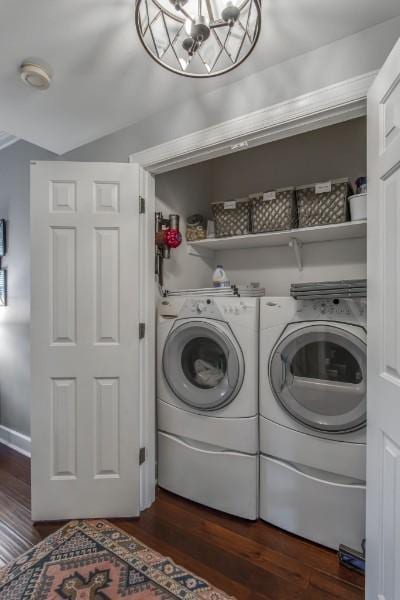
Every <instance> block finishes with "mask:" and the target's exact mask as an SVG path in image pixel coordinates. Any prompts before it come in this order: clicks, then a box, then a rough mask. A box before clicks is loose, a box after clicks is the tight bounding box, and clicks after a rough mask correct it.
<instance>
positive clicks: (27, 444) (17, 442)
mask: <svg viewBox="0 0 400 600" xmlns="http://www.w3.org/2000/svg"><path fill="white" fill-rule="evenodd" d="M0 443H1V444H5V445H6V446H8V447H9V448H12V449H13V450H16V451H17V452H19V453H20V454H23V455H24V456H29V457H30V455H31V438H30V437H29V436H27V435H24V434H23V433H19V432H18V431H14V430H13V429H9V428H8V427H5V426H4V425H0Z"/></svg>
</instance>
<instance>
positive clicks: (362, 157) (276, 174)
mask: <svg viewBox="0 0 400 600" xmlns="http://www.w3.org/2000/svg"><path fill="white" fill-rule="evenodd" d="M212 163H213V164H212V171H211V174H212V182H211V193H212V201H218V200H228V199H229V198H232V197H235V196H236V197H239V196H246V195H248V194H250V193H253V192H257V191H262V190H268V189H274V188H278V187H283V186H286V185H295V186H296V185H302V184H308V183H313V182H316V181H326V180H328V179H335V178H339V177H349V178H350V179H351V181H352V182H353V183H354V181H355V179H356V178H357V177H359V176H360V175H365V174H366V119H365V118H360V119H354V120H352V121H347V122H344V123H339V124H338V125H333V126H331V127H325V128H323V129H318V130H316V131H312V132H309V133H305V134H301V135H298V136H294V137H292V138H287V139H284V140H280V141H277V142H273V143H271V144H266V145H264V146H259V147H257V148H254V149H251V150H247V151H244V152H240V153H236V154H232V155H229V156H224V157H221V158H218V159H215V160H214V161H212ZM302 255H303V265H304V266H303V271H299V270H298V269H297V267H296V263H295V260H294V256H293V252H292V250H291V249H290V248H288V247H285V246H280V247H272V248H258V249H254V250H235V251H232V250H231V251H224V252H217V253H216V260H217V261H218V262H219V263H221V264H223V265H224V267H225V270H226V271H227V272H228V274H229V277H230V278H231V280H232V281H234V282H237V283H247V282H249V281H259V282H260V284H261V285H263V286H264V287H265V289H266V292H267V294H270V295H285V294H287V293H288V290H289V287H290V284H291V283H292V282H298V281H321V280H326V281H327V280H336V279H353V278H363V277H366V240H365V239H356V240H341V241H335V242H323V243H314V244H305V245H304V246H303V250H302Z"/></svg>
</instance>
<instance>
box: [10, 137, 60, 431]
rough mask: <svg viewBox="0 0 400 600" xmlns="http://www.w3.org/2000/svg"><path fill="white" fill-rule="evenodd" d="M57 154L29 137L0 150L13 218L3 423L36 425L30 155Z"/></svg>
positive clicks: (13, 426) (46, 156) (17, 426)
mask: <svg viewBox="0 0 400 600" xmlns="http://www.w3.org/2000/svg"><path fill="white" fill-rule="evenodd" d="M53 158H54V154H51V153H50V152H47V151H46V150H42V149H41V148H38V147H37V146H33V145H31V144H27V143H26V142H17V143H16V144H14V145H13V146H9V147H8V148H5V149H4V150H2V151H1V153H0V218H5V219H7V222H8V232H7V233H8V252H7V256H6V257H5V258H4V259H3V265H4V266H6V267H7V268H8V306H6V307H0V423H1V424H2V425H4V426H6V427H9V428H11V429H15V430H16V431H19V432H20V433H24V434H29V431H30V406H29V403H30V368H29V320H30V226H29V161H30V160H52V159H53Z"/></svg>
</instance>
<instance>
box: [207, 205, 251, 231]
mask: <svg viewBox="0 0 400 600" xmlns="http://www.w3.org/2000/svg"><path fill="white" fill-rule="evenodd" d="M211 208H212V211H213V215H214V222H215V235H216V237H229V236H234V235H246V234H247V233H250V201H249V199H248V198H238V199H237V200H228V201H226V202H213V203H212V204H211Z"/></svg>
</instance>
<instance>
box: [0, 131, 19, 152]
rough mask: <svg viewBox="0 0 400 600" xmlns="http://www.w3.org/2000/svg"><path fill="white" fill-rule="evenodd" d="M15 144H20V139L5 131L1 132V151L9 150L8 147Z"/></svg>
mask: <svg viewBox="0 0 400 600" xmlns="http://www.w3.org/2000/svg"><path fill="white" fill-rule="evenodd" d="M15 142H18V138H16V137H15V136H13V135H10V134H9V133H6V132H5V131H0V150H3V148H7V146H11V144H15Z"/></svg>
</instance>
